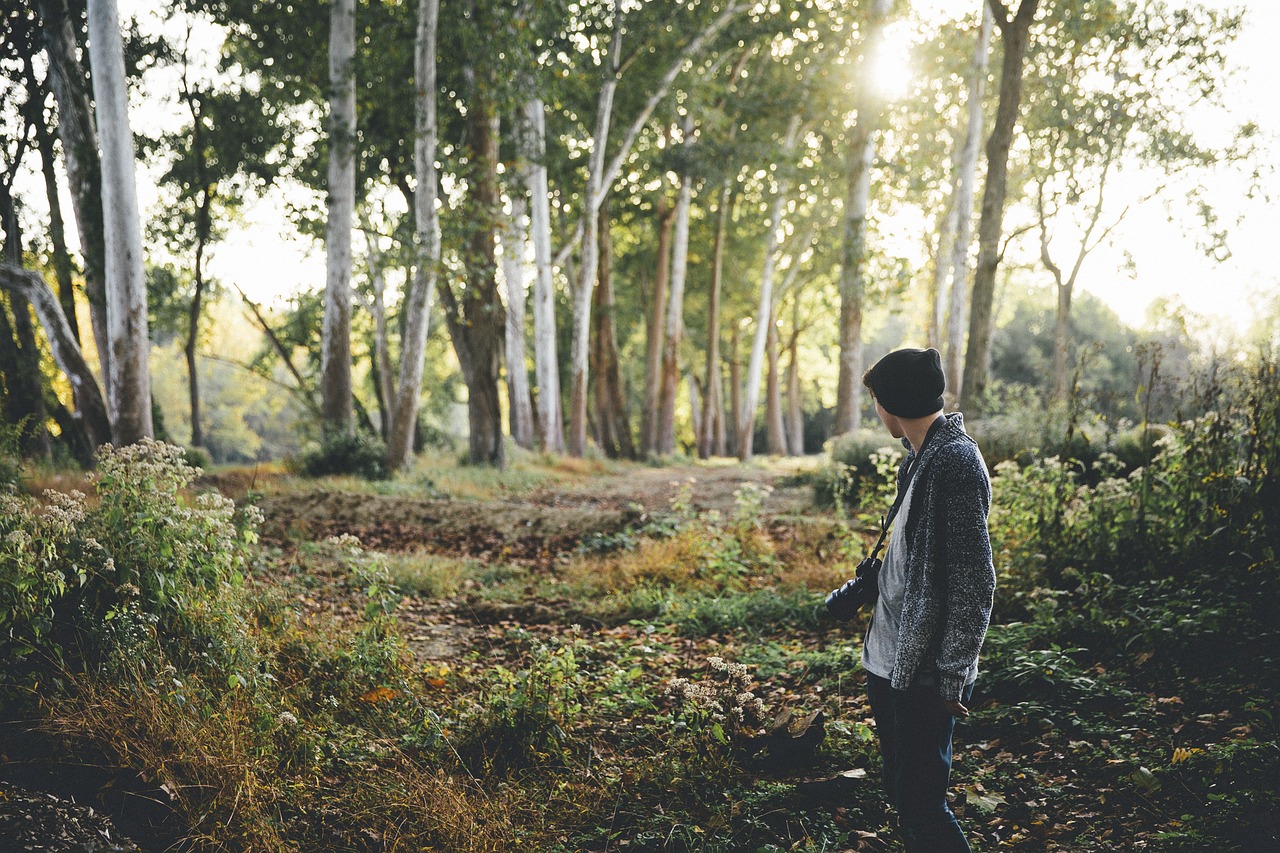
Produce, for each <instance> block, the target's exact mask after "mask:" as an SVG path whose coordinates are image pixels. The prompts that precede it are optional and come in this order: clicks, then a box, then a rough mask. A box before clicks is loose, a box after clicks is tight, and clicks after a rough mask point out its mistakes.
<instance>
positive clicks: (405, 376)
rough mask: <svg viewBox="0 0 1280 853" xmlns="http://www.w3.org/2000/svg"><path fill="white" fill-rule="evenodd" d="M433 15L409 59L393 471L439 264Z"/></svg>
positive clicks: (404, 441)
mask: <svg viewBox="0 0 1280 853" xmlns="http://www.w3.org/2000/svg"><path fill="white" fill-rule="evenodd" d="M439 16H440V0H419V3H418V28H417V36H416V38H415V42H414V55H413V68H414V77H415V79H416V81H417V87H416V90H415V91H416V95H415V98H414V131H415V134H414V144H413V167H414V176H415V177H416V178H417V184H418V186H417V190H416V191H415V193H414V205H413V216H414V236H415V238H416V241H417V250H418V258H417V263H416V264H415V265H414V272H413V282H412V284H411V285H410V287H409V292H408V293H407V294H406V295H405V304H404V318H405V319H404V324H405V325H404V338H403V340H402V342H401V345H400V375H399V377H398V379H397V383H396V393H395V398H396V406H395V410H394V412H393V414H392V418H391V438H390V440H389V441H388V442H387V454H388V457H389V459H390V462H391V466H392V467H393V468H402V467H404V466H405V465H407V464H408V463H409V460H410V458H411V457H412V455H413V433H414V429H413V428H414V424H415V422H416V421H417V415H418V395H419V393H420V392H421V389H422V367H423V364H422V362H423V358H424V356H425V353H426V347H427V331H428V329H429V325H430V322H431V294H432V292H433V291H434V290H435V283H436V265H437V264H438V263H439V261H440V218H439V214H438V213H437V212H436V183H437V179H436V24H437V21H438V20H439Z"/></svg>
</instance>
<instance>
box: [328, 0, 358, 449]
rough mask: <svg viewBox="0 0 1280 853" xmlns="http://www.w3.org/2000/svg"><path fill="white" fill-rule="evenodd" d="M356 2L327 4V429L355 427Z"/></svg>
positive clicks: (341, 431)
mask: <svg viewBox="0 0 1280 853" xmlns="http://www.w3.org/2000/svg"><path fill="white" fill-rule="evenodd" d="M355 52H356V3H355V0H331V5H330V9H329V89H330V91H329V185H328V190H329V192H328V196H327V198H326V209H327V211H328V217H327V224H326V228H325V249H326V252H327V256H328V261H327V264H326V272H325V289H324V331H323V333H322V336H321V346H322V347H323V352H322V355H321V360H320V399H321V404H320V405H321V413H322V416H323V419H324V428H325V431H326V432H329V433H333V434H347V433H350V432H351V431H352V429H353V420H352V389H351V230H352V225H353V218H354V215H355V196H356V161H355V134H356V77H355Z"/></svg>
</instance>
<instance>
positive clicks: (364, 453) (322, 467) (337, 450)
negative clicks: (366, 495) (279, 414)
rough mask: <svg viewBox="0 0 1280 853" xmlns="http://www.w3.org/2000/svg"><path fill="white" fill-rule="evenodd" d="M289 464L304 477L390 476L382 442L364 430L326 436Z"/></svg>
mask: <svg viewBox="0 0 1280 853" xmlns="http://www.w3.org/2000/svg"><path fill="white" fill-rule="evenodd" d="M293 465H294V467H295V469H296V470H297V471H298V473H299V474H302V475H303V476H304V477H331V476H343V475H349V476H355V477H361V478H363V479H365V480H386V479H389V478H390V477H391V468H390V466H389V465H388V464H387V446H386V444H384V443H383V441H382V439H380V438H377V437H376V436H372V435H370V434H368V433H365V432H355V433H352V434H351V435H347V434H345V433H334V434H330V435H327V436H325V439H324V441H322V442H321V443H320V446H319V447H317V448H315V449H314V450H311V451H308V452H306V453H303V454H302V455H301V456H299V457H298V458H297V459H296V460H295V461H294V463H293Z"/></svg>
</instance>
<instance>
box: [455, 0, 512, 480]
mask: <svg viewBox="0 0 1280 853" xmlns="http://www.w3.org/2000/svg"><path fill="white" fill-rule="evenodd" d="M471 10H472V14H473V20H474V21H476V25H477V26H481V27H483V26H484V22H483V21H482V20H480V19H481V18H482V17H483V9H481V8H480V6H479V5H478V4H477V5H472V6H471ZM490 73H491V70H490V69H487V68H486V69H477V68H475V67H474V66H469V67H467V68H465V69H464V71H463V74H464V77H465V78H467V79H468V81H469V89H470V92H469V100H468V104H467V106H468V111H467V116H466V122H467V129H466V134H465V142H464V145H463V149H464V153H465V157H466V160H467V163H468V164H469V169H468V170H467V172H466V180H467V186H468V194H469V199H470V209H471V211H472V215H471V220H470V222H469V223H468V225H469V234H468V236H467V239H466V245H465V249H464V256H463V266H464V269H465V271H466V276H467V287H466V289H465V291H464V292H463V293H462V294H461V297H456V296H454V295H453V293H452V291H451V290H450V289H449V287H448V285H447V284H445V283H444V282H441V286H440V288H439V290H440V293H441V298H442V299H444V300H445V316H446V318H447V320H448V324H449V335H450V337H451V338H452V339H453V346H454V351H455V352H456V353H457V354H458V361H459V362H460V363H461V364H462V375H463V379H464V380H465V381H466V383H467V423H468V448H469V449H468V458H469V459H470V461H471V462H472V463H473V464H478V465H493V466H496V467H499V468H501V467H502V466H503V465H504V464H505V462H506V454H505V448H504V446H503V430H502V408H501V404H500V402H499V401H500V395H499V391H498V384H499V378H500V375H501V368H502V345H503V340H504V338H505V336H506V317H505V312H504V311H503V308H502V300H501V299H500V298H499V296H498V276H497V235H498V229H499V223H500V222H501V221H502V197H501V192H500V188H499V184H498V118H497V112H496V109H495V105H494V102H493V98H492V95H493V93H492V88H491V87H492V86H493V85H494V83H493V81H492V80H491V79H489V74H490Z"/></svg>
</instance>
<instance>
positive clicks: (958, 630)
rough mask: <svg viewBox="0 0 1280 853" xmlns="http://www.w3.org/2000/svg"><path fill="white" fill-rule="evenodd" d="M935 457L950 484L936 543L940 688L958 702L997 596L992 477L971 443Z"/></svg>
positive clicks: (942, 498)
mask: <svg viewBox="0 0 1280 853" xmlns="http://www.w3.org/2000/svg"><path fill="white" fill-rule="evenodd" d="M937 461H938V463H940V465H941V466H945V474H944V478H943V480H942V482H943V483H945V484H946V485H945V488H944V489H941V490H940V494H939V496H938V499H939V504H940V505H939V506H938V507H937V508H936V511H937V512H938V514H939V517H940V524H939V526H938V528H937V532H938V534H940V536H941V540H942V541H941V542H940V543H938V544H939V546H940V552H939V558H940V562H941V566H940V568H941V569H942V570H943V573H944V578H945V584H946V586H945V589H946V608H945V611H944V614H943V616H944V619H943V624H942V635H941V637H940V638H939V642H938V658H937V667H938V692H939V693H940V694H941V696H942V698H943V699H947V700H953V701H958V700H959V699H960V695H961V693H962V692H963V690H964V684H965V678H966V676H967V674H968V672H969V670H970V669H971V668H972V667H973V664H974V662H975V661H977V659H978V652H979V651H980V650H981V648H982V641H983V639H984V638H985V637H986V633H987V623H988V622H989V621H990V619H991V605H992V602H993V600H994V596H995V585H996V573H995V566H994V565H993V563H992V559H991V539H990V536H989V534H988V530H987V512H988V510H989V508H990V506H991V481H990V479H989V478H988V477H987V470H986V466H985V464H984V463H983V461H982V457H981V455H980V454H979V453H978V452H977V448H976V447H974V446H973V445H972V444H967V443H966V445H961V446H959V447H956V448H954V449H953V448H947V449H946V451H945V458H939V459H938V460H937ZM940 473H941V472H940Z"/></svg>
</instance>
